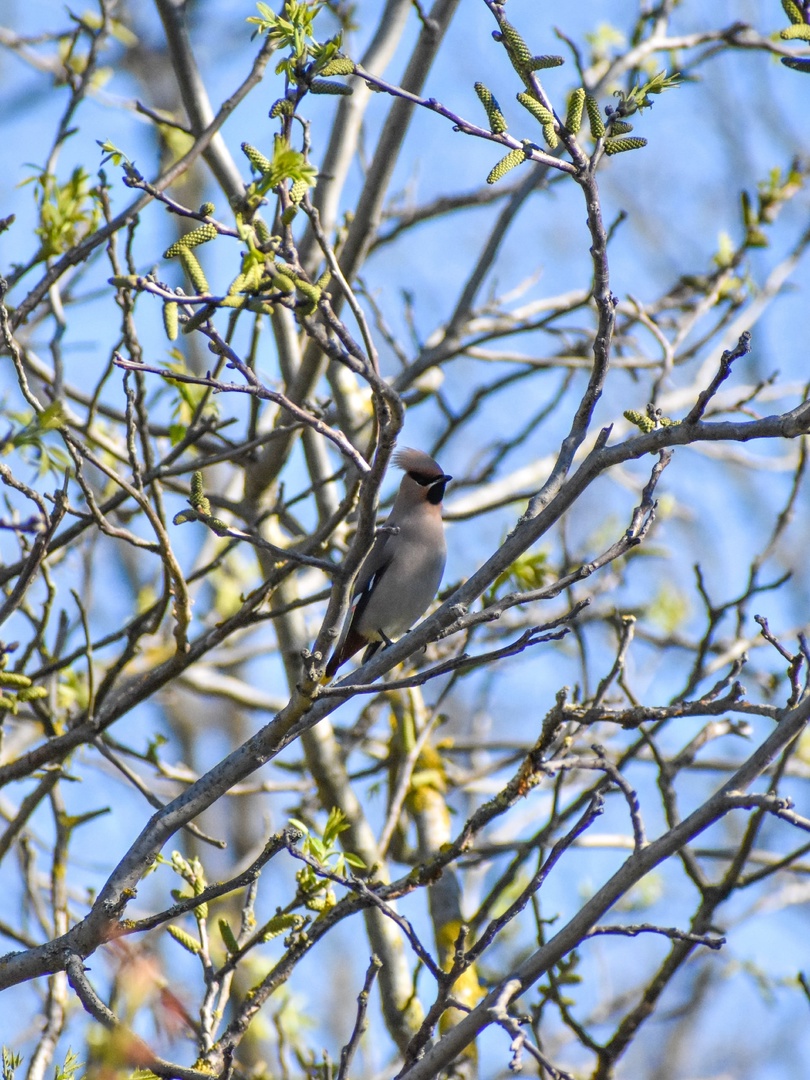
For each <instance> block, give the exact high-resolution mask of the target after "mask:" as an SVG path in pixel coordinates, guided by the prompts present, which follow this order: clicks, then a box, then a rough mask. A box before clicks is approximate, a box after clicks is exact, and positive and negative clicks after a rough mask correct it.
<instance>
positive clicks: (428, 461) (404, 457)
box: [393, 446, 444, 477]
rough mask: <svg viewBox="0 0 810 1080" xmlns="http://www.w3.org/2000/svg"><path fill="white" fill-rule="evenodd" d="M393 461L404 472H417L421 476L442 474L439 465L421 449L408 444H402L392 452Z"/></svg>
mask: <svg viewBox="0 0 810 1080" xmlns="http://www.w3.org/2000/svg"><path fill="white" fill-rule="evenodd" d="M393 462H394V464H395V465H396V466H397V468H399V469H402V471H403V472H406V473H419V474H420V475H421V476H431V477H432V476H435V477H439V476H444V473H443V472H442V468H441V466H440V465H439V464H438V463H437V462H435V461H434V460H433V458H432V457H431V456H430V455H429V454H426V453H425V452H424V451H423V450H414V449H413V448H412V447H410V446H403V448H402V449H401V450H397V452H396V453H395V454H394V457H393Z"/></svg>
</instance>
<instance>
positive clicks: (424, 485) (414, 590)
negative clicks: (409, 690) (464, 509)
mask: <svg viewBox="0 0 810 1080" xmlns="http://www.w3.org/2000/svg"><path fill="white" fill-rule="evenodd" d="M393 460H394V464H395V465H396V466H398V468H400V469H403V470H404V472H405V475H404V476H403V477H402V483H401V484H400V485H399V491H398V492H397V497H396V499H395V500H394V506H393V509H392V510H391V513H390V514H389V515H388V519H387V520H386V522H385V525H384V526H383V528H382V530H381V531H380V533H379V535H378V536H377V539H376V540H375V541H374V547H373V548H372V549H371V551H370V552H369V553H368V555H367V556H366V559H365V561H364V562H363V565H362V566H361V567H360V573H359V574H358V576H357V581H356V582H355V586H354V593H353V596H352V608H351V610H350V611H349V614H348V615H347V617H346V623H345V625H344V627H343V633H342V634H341V636H340V640H339V641H338V644H337V647H336V649H335V651H334V653H333V655H332V658H331V660H330V661H329V663H328V664H327V665H326V675H327V677H328V678H330V679H331V678H332V676H333V675H334V674H335V672H336V671H337V670H338V668H339V667H340V666H341V664H345V663H346V661H347V660H348V659H349V657H351V656H354V654H355V653H356V652H358V651H359V650H360V649H362V648H363V646H364V645H365V646H368V647H367V649H366V652H365V654H364V656H363V662H364V663H365V661H366V660H368V659H369V658H370V657H371V656H373V655H374V653H375V652H376V651H377V650H378V649H379V647H380V646H381V645H382V644H386V645H390V644H391V640H392V639H393V638H398V637H400V636H401V635H402V634H404V633H405V631H406V630H408V629H410V627H411V626H413V624H414V623H415V622H416V620H417V619H418V618H419V617H420V616H421V615H423V614H424V613H425V611H426V610H427V608H428V605H429V604H430V602H431V600H432V599H433V597H434V596H435V595H436V593H437V591H438V588H439V583H440V582H441V580H442V574H443V573H444V563H445V560H446V558H447V548H446V547H445V542H444V525H443V524H442V499H443V498H444V489H445V487H446V486H447V483H448V481H449V480H451V479H452V477H451V476H448V475H447V473H443V472H442V470H441V467H440V466H439V465H437V464H436V462H435V461H434V460H433V458H432V457H428V455H427V454H425V453H423V452H422V451H421V450H411V449H409V448H407V447H406V448H405V449H403V450H398V451H397V453H396V454H395V455H394V459H393ZM389 530H390V531H389Z"/></svg>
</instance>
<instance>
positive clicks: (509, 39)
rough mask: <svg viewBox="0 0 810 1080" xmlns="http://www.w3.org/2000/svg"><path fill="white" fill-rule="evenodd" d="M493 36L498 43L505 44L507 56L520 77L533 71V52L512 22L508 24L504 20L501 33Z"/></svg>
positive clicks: (496, 32)
mask: <svg viewBox="0 0 810 1080" xmlns="http://www.w3.org/2000/svg"><path fill="white" fill-rule="evenodd" d="M492 36H493V37H494V38H495V40H496V41H502V42H503V44H504V46H505V48H506V53H507V56H508V57H509V59H510V60H511V61H512V66H513V67H514V69H515V71H516V72H517V73H518V75H520V76H521V77H522V76H524V75H525V74H526V73H527V72H529V71H532V70H533V68H532V62H533V60H534V57H533V56H532V53H531V50H530V49H529V46H528V45H527V44H526V42H525V41H524V40H523V38H522V36H521V35H520V34H519V33H518V31H517V30H516V29H515V27H514V26H512V24H511V23H510V22H507V21H506V19H502V20H501V24H500V32H498V31H495V33H494V34H493V35H492Z"/></svg>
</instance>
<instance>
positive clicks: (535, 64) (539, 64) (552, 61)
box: [532, 53, 565, 71]
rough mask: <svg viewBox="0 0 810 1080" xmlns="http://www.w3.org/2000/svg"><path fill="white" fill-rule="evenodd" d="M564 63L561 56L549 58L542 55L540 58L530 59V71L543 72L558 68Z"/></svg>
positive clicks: (549, 56) (545, 54) (546, 55)
mask: <svg viewBox="0 0 810 1080" xmlns="http://www.w3.org/2000/svg"><path fill="white" fill-rule="evenodd" d="M564 63H565V60H563V58H562V57H561V56H551V55H549V54H547V53H544V54H543V55H542V56H533V57H532V71H543V70H544V69H545V68H555V67H560V66H561V65H562V64H564Z"/></svg>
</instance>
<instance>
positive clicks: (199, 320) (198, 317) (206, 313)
mask: <svg viewBox="0 0 810 1080" xmlns="http://www.w3.org/2000/svg"><path fill="white" fill-rule="evenodd" d="M215 311H216V308H215V307H214V305H213V304H201V305H200V307H199V308H198V309H197V310H196V311H195V312H194V314H193V315H192V316H191V318H190V319H188V320H186V322H184V323H183V333H184V334H191V333H193V331H195V330H196V329H197V328H198V327H199V326H202V324H203V323H204V322H207V321H208V320H209V319H210V318H211V316H212V315H213V314H214V312H215Z"/></svg>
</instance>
